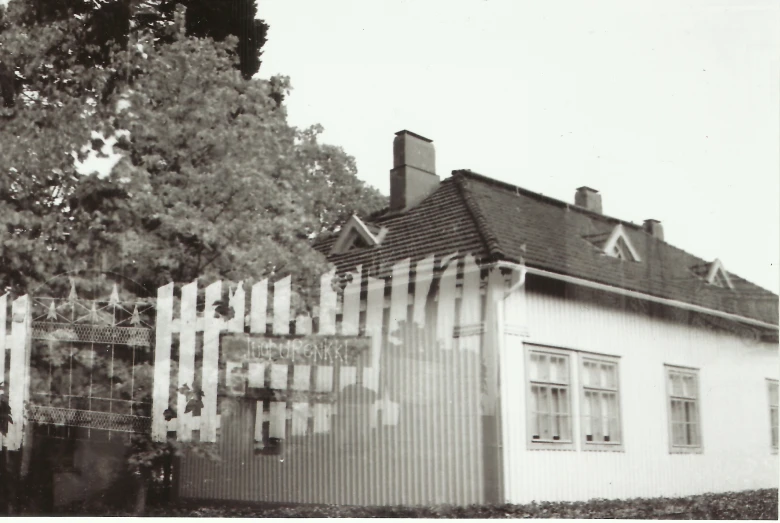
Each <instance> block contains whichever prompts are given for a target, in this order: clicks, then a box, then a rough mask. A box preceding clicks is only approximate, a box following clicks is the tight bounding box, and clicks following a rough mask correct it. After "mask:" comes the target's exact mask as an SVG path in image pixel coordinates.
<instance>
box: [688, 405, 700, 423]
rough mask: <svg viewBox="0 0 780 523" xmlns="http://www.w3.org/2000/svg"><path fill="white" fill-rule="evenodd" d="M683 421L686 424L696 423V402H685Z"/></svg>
mask: <svg viewBox="0 0 780 523" xmlns="http://www.w3.org/2000/svg"><path fill="white" fill-rule="evenodd" d="M685 421H687V422H688V423H695V422H697V421H698V418H697V416H696V402H695V401H686V402H685Z"/></svg>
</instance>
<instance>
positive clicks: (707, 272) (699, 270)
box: [691, 260, 734, 289]
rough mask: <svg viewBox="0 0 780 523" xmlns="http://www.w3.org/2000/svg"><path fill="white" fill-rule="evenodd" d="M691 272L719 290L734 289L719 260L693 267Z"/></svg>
mask: <svg viewBox="0 0 780 523" xmlns="http://www.w3.org/2000/svg"><path fill="white" fill-rule="evenodd" d="M691 272H693V273H694V274H696V275H697V276H698V277H699V278H701V279H703V280H704V281H706V282H707V283H708V284H710V285H712V286H714V287H720V288H721V289H733V288H734V285H733V284H732V283H731V278H730V277H729V273H728V272H726V269H725V268H724V267H723V263H722V262H721V261H720V260H715V261H714V262H712V263H703V264H700V265H695V266H693V267H691Z"/></svg>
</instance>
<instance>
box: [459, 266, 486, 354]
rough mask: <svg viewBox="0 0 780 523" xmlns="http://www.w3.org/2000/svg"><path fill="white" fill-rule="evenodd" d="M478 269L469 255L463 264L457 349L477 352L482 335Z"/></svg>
mask: <svg viewBox="0 0 780 523" xmlns="http://www.w3.org/2000/svg"><path fill="white" fill-rule="evenodd" d="M479 281H480V277H479V267H478V266H477V263H476V261H475V260H474V256H472V255H471V254H469V255H467V256H466V257H465V258H464V262H463V299H462V300H461V305H460V325H459V328H460V333H459V335H460V337H459V339H458V344H459V348H460V349H461V350H468V351H472V352H478V351H479V346H480V335H481V334H482V321H481V320H482V314H481V308H482V300H481V298H480V294H479Z"/></svg>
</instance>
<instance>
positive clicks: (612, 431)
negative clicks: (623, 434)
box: [609, 418, 620, 443]
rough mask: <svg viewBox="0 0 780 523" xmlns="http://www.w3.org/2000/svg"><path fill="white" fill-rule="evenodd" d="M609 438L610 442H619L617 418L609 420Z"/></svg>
mask: <svg viewBox="0 0 780 523" xmlns="http://www.w3.org/2000/svg"><path fill="white" fill-rule="evenodd" d="M609 437H610V441H612V442H615V443H618V442H620V423H618V418H609Z"/></svg>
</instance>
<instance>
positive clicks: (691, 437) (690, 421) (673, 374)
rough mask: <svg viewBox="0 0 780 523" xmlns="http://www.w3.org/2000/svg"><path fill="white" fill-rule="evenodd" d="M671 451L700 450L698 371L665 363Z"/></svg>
mask: <svg viewBox="0 0 780 523" xmlns="http://www.w3.org/2000/svg"><path fill="white" fill-rule="evenodd" d="M666 392H667V397H668V402H667V406H668V408H669V443H670V445H669V449H670V451H671V452H701V450H702V438H701V421H700V416H699V371H698V370H697V369H689V368H683V367H673V366H671V365H666Z"/></svg>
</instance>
